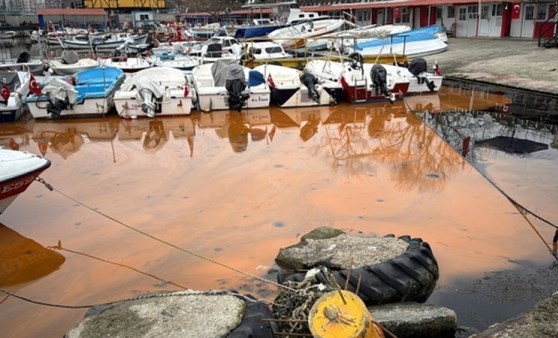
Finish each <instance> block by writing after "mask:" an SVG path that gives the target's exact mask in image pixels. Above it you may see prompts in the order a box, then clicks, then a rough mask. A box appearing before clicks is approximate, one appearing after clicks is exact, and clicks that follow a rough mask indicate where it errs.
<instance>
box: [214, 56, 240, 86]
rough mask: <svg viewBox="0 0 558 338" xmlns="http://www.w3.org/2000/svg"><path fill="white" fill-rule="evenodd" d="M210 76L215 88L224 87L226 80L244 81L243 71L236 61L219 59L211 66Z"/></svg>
mask: <svg viewBox="0 0 558 338" xmlns="http://www.w3.org/2000/svg"><path fill="white" fill-rule="evenodd" d="M211 75H212V76H213V81H214V83H215V87H224V86H225V83H226V82H227V80H235V79H242V80H245V81H246V77H245V76H244V69H243V68H242V66H241V65H239V64H238V61H236V60H230V59H220V60H217V61H215V63H213V65H211Z"/></svg>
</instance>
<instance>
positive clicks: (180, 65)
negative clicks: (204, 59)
mask: <svg viewBox="0 0 558 338" xmlns="http://www.w3.org/2000/svg"><path fill="white" fill-rule="evenodd" d="M149 62H150V63H151V64H152V65H153V66H155V67H170V68H175V69H179V70H181V71H183V72H190V71H192V69H194V67H196V66H198V65H200V63H201V60H200V57H197V56H189V55H182V54H168V53H161V54H155V55H152V56H151V58H150V61H149Z"/></svg>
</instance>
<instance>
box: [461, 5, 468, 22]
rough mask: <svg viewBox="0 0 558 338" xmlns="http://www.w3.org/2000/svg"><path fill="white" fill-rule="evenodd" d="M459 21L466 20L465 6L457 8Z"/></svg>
mask: <svg viewBox="0 0 558 338" xmlns="http://www.w3.org/2000/svg"><path fill="white" fill-rule="evenodd" d="M459 21H467V8H465V7H461V8H459Z"/></svg>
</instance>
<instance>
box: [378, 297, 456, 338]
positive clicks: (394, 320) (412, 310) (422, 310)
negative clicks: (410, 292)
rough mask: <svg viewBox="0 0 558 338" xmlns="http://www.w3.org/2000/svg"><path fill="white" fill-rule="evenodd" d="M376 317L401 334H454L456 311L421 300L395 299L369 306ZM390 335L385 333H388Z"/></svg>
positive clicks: (423, 336) (403, 337) (404, 336)
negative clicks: (390, 302) (391, 301)
mask: <svg viewBox="0 0 558 338" xmlns="http://www.w3.org/2000/svg"><path fill="white" fill-rule="evenodd" d="M368 311H370V313H371V314H372V318H373V320H374V321H376V322H378V323H380V324H381V325H382V326H383V327H384V328H386V329H388V330H389V331H390V332H391V333H393V334H394V335H395V336H397V337H398V338H407V337H408V338H411V337H421V338H430V337H436V338H442V337H454V335H455V332H456V330H457V315H456V314H455V312H454V311H453V310H451V309H448V308H445V307H442V306H437V305H431V304H419V303H413V302H408V303H392V304H385V305H376V306H369V307H368ZM388 336H389V335H386V337H388Z"/></svg>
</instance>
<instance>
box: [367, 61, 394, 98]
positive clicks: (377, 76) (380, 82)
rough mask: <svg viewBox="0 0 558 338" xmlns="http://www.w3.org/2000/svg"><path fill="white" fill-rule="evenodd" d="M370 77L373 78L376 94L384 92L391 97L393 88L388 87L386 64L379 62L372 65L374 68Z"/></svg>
mask: <svg viewBox="0 0 558 338" xmlns="http://www.w3.org/2000/svg"><path fill="white" fill-rule="evenodd" d="M370 78H371V79H372V85H373V86H374V88H375V90H376V95H378V94H380V93H382V94H384V95H385V96H386V97H388V98H390V97H391V90H389V89H388V88H387V71H386V69H385V68H384V66H382V65H379V64H376V65H374V66H372V69H371V70H370ZM390 101H391V99H390Z"/></svg>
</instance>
